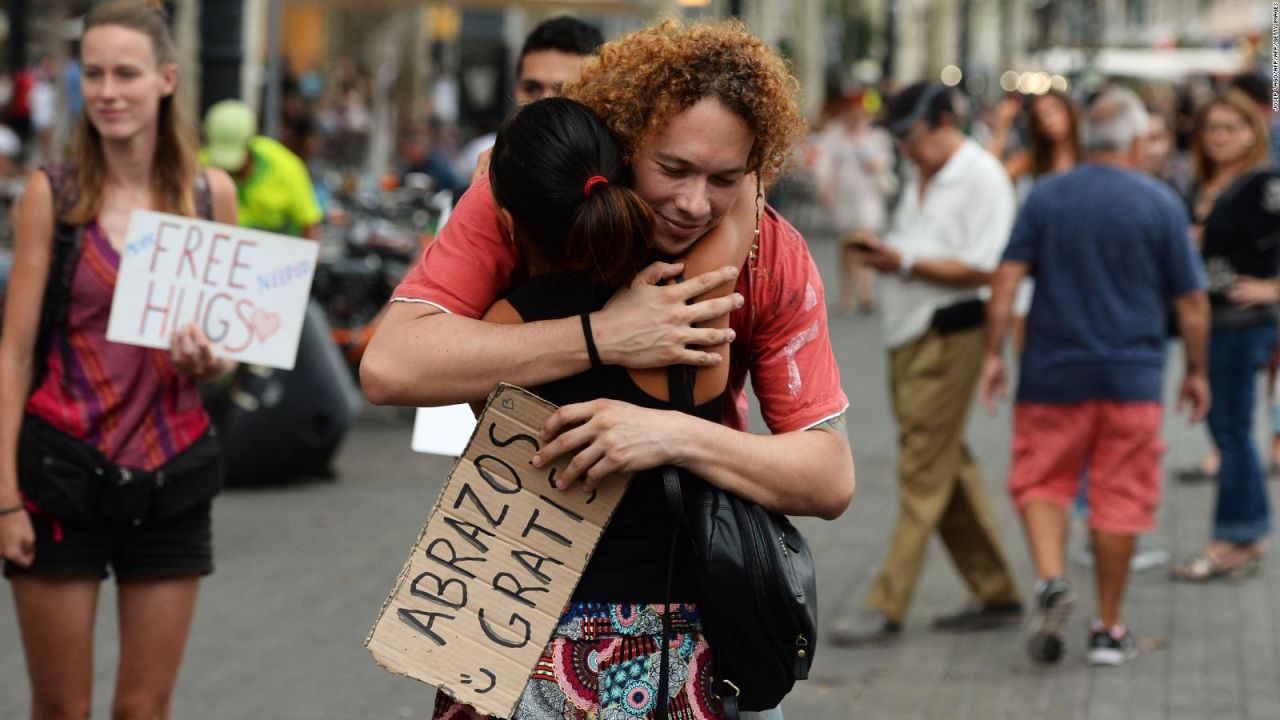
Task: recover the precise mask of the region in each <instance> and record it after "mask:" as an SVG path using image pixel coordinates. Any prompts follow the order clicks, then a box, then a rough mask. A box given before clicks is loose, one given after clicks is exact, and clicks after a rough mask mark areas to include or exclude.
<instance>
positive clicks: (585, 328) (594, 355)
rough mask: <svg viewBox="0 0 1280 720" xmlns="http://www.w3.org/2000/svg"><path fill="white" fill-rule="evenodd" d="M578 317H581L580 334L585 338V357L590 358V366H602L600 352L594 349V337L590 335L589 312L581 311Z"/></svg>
mask: <svg viewBox="0 0 1280 720" xmlns="http://www.w3.org/2000/svg"><path fill="white" fill-rule="evenodd" d="M578 317H580V318H582V335H583V336H584V337H585V338H586V340H587V358H588V359H590V360H591V367H592V368H598V367H604V363H602V362H600V352H599V351H598V350H596V341H595V338H593V337H591V313H582V314H581V315H579V316H578Z"/></svg>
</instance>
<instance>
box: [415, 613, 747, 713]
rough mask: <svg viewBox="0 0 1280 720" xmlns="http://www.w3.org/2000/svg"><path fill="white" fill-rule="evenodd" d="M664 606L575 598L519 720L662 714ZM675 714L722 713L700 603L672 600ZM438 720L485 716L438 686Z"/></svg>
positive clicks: (523, 699)
mask: <svg viewBox="0 0 1280 720" xmlns="http://www.w3.org/2000/svg"><path fill="white" fill-rule="evenodd" d="M662 613H663V606H662V605H628V604H616V603H570V605H569V607H568V608H567V609H566V610H565V613H564V615H563V616H561V618H560V624H559V625H558V626H557V627H556V631H555V634H554V635H553V636H552V638H551V642H550V643H549V644H548V645H547V647H546V648H545V649H544V650H543V652H542V658H541V659H540V660H539V661H538V665H537V667H536V668H534V671H533V674H532V676H530V678H529V684H528V685H526V686H525V688H524V692H523V693H522V694H521V696H520V703H519V705H518V706H517V709H516V714H515V715H514V716H513V717H514V718H515V720H636V719H638V718H656V717H657V714H658V713H657V704H658V691H657V687H658V680H659V673H660V662H661V655H659V652H660V649H659V646H660V644H661V642H662ZM670 613H671V635H670V637H669V638H668V639H669V640H670V643H669V645H668V650H667V654H668V661H667V663H668V666H667V667H668V669H667V672H668V678H667V679H668V682H667V693H668V705H667V707H668V709H669V717H670V720H721V718H722V717H723V711H722V709H721V707H720V701H719V700H718V699H717V698H716V697H715V696H714V695H712V694H711V650H710V648H708V647H707V641H706V640H705V639H703V637H702V624H701V621H700V619H699V616H698V610H697V608H696V607H695V606H693V605H671V606H670ZM432 717H433V718H435V719H436V720H481V719H484V718H488V717H489V716H487V715H481V714H480V713H478V712H477V711H476V710H475V709H474V708H472V707H471V706H470V705H463V704H462V703H459V702H457V701H456V700H454V699H453V698H451V697H449V696H448V695H446V694H444V693H436V706H435V713H434V714H433V715H432Z"/></svg>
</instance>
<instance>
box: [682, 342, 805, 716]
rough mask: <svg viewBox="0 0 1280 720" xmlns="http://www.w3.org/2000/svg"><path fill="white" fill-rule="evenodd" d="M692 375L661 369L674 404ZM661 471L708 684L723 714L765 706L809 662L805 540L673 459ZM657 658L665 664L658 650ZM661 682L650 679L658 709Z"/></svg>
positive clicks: (688, 398)
mask: <svg viewBox="0 0 1280 720" xmlns="http://www.w3.org/2000/svg"><path fill="white" fill-rule="evenodd" d="M692 377H693V374H692V372H691V368H684V367H682V368H671V369H670V370H669V379H670V387H671V398H672V401H673V403H675V405H676V407H677V409H680V410H685V409H687V408H691V407H693V383H692ZM662 475H663V484H664V489H665V493H666V499H667V507H668V510H669V511H670V512H672V513H675V515H676V518H677V523H678V528H679V529H677V531H676V535H677V538H678V537H679V536H680V535H681V534H686V535H687V536H688V540H687V542H688V543H689V544H690V545H691V546H692V547H688V546H687V545H684V546H682V545H681V544H680V543H676V544H675V547H673V550H672V552H673V553H675V552H680V551H684V550H687V551H689V552H692V553H693V567H694V572H695V574H696V576H697V580H698V585H699V589H700V590H701V602H702V604H701V606H700V607H701V608H702V613H701V614H702V622H703V630H704V632H705V634H706V636H707V640H708V643H709V645H710V646H711V651H712V657H713V658H714V662H713V664H712V670H713V673H714V681H713V683H712V688H713V691H714V692H715V693H716V694H717V695H719V696H720V698H721V700H722V701H723V703H724V706H725V715H726V716H727V717H729V718H734V717H736V716H737V712H738V711H739V710H757V711H758V710H767V709H769V708H772V707H775V706H777V705H778V704H779V703H780V702H782V699H783V697H785V696H786V694H787V693H788V692H790V691H791V688H792V686H793V685H795V682H796V681H797V680H804V679H806V678H808V677H809V666H810V665H811V664H812V662H813V652H814V648H815V645H816V642H817V627H818V591H817V579H816V576H815V573H814V567H813V556H812V555H811V553H810V552H809V545H808V543H806V542H805V539H804V537H803V536H802V535H801V534H800V531H799V530H797V529H796V528H795V526H794V525H792V524H791V521H789V520H788V519H787V518H786V517H785V516H783V515H779V514H777V513H773V512H770V511H768V510H765V509H764V508H762V507H760V505H758V504H756V503H754V502H752V501H750V500H746V499H743V498H741V497H738V496H737V495H734V494H733V493H728V492H725V491H724V490H721V489H720V488H717V487H716V486H714V485H711V484H710V483H707V482H705V481H703V480H701V479H699V478H696V477H693V476H690V475H687V474H685V473H681V472H680V471H679V470H677V469H676V468H673V467H665V468H663V470H662ZM664 617H665V615H664ZM663 632H664V635H665V634H666V633H667V627H666V626H665V624H664V629H663ZM661 664H662V666H663V668H662V670H663V671H664V672H665V665H666V654H665V653H664V654H663V656H662V658H661ZM665 690H666V682H660V687H659V688H658V692H659V708H663V711H662V712H665V708H666V702H665V700H666V698H665V695H666V693H665Z"/></svg>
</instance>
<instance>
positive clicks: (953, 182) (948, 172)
mask: <svg viewBox="0 0 1280 720" xmlns="http://www.w3.org/2000/svg"><path fill="white" fill-rule="evenodd" d="M885 124H886V126H887V127H888V129H889V132H890V133H892V134H893V137H894V139H895V140H896V141H897V143H898V147H899V149H900V150H901V151H902V152H903V153H904V154H905V155H906V156H907V157H908V158H910V160H911V162H912V163H914V164H915V166H916V168H917V169H918V171H919V174H918V178H916V179H914V180H912V181H911V182H909V183H908V184H907V186H906V188H905V190H904V192H903V194H902V199H901V200H900V201H899V203H898V208H897V210H896V212H895V213H894V218H893V222H892V224H891V226H890V229H889V232H888V235H887V236H886V238H885V239H884V240H883V241H882V240H880V239H878V238H875V237H866V238H864V239H863V240H862V241H861V242H860V243H859V244H858V247H860V248H861V249H862V250H861V251H862V252H863V255H864V261H865V262H866V263H867V264H868V265H870V266H871V267H873V268H875V269H876V270H878V271H880V272H881V273H883V274H884V275H885V277H884V282H883V283H882V285H881V292H882V298H883V308H884V309H883V321H884V322H883V324H884V334H885V341H886V343H887V344H888V346H889V364H890V369H889V385H890V393H891V395H890V397H891V399H892V403H893V410H894V415H895V416H896V418H897V421H898V492H899V494H900V498H901V505H900V508H899V511H898V521H897V526H896V528H895V529H894V534H893V538H892V540H891V542H890V545H889V549H888V553H887V556H886V558H885V563H884V567H883V568H882V569H881V571H880V573H879V575H878V576H877V577H876V580H875V584H874V585H873V586H872V588H871V592H870V594H869V595H868V597H867V604H868V605H869V606H870V607H871V608H873V611H872V612H871V613H868V614H864V615H862V616H860V617H857V618H846V619H845V620H843V621H841V622H839V623H837V625H836V627H835V630H834V631H833V635H832V640H833V641H834V642H836V643H842V644H855V643H860V642H873V641H874V642H879V641H884V640H890V639H893V638H896V637H898V636H899V635H900V633H901V629H902V623H903V621H904V620H905V619H906V615H907V610H908V609H909V608H910V605H911V599H912V596H913V593H914V592H915V586H916V581H917V580H918V578H919V576H920V570H921V568H922V566H923V564H924V555H925V550H926V549H927V548H928V545H929V539H930V538H931V537H932V536H933V534H934V532H937V533H938V535H939V536H940V537H941V539H942V542H943V544H944V545H945V546H946V548H947V551H948V552H949V553H950V554H951V559H952V561H953V562H954V563H955V566H956V569H957V570H959V572H960V574H961V576H962V577H963V578H964V580H965V583H966V584H967V585H968V586H969V590H970V591H971V593H972V595H973V596H974V597H975V598H976V599H977V602H976V603H975V604H973V605H972V606H969V607H966V608H965V609H963V610H961V611H960V612H959V613H957V614H955V615H950V616H945V617H941V618H938V619H936V620H935V621H934V628H936V629H939V630H965V629H976V628H984V627H991V626H995V625H998V624H1003V623H1008V622H1012V621H1016V620H1017V618H1018V617H1019V615H1020V614H1021V612H1022V604H1021V602H1020V601H1019V598H1018V591H1017V588H1016V585H1015V583H1014V581H1013V575H1012V573H1011V572H1010V570H1009V563H1008V561H1007V560H1006V558H1005V553H1004V549H1003V546H1002V543H1001V542H1000V536H999V533H998V532H997V531H996V526H995V523H994V521H993V520H992V516H991V509H990V507H989V506H988V501H987V495H986V490H985V489H984V488H983V485H982V478H981V476H980V474H979V472H980V471H979V469H978V466H977V463H975V462H974V459H973V454H972V453H971V452H970V451H969V447H968V445H967V443H966V441H965V427H966V424H967V421H968V418H969V409H970V406H971V405H972V403H973V393H974V389H975V387H976V385H977V381H978V371H979V369H980V365H981V362H982V343H983V334H982V323H983V317H984V316H983V303H982V300H980V299H979V297H978V290H979V288H981V287H982V286H983V285H986V284H987V281H988V279H989V277H990V273H991V271H992V270H994V269H995V267H996V263H997V262H998V261H999V259H1000V252H1001V250H1003V249H1004V246H1005V242H1006V241H1007V240H1008V238H1009V228H1010V227H1011V226H1012V224H1013V218H1014V213H1015V197H1014V192H1013V185H1012V184H1011V183H1010V182H1009V177H1008V174H1007V173H1006V172H1005V171H1004V169H1003V168H1001V166H1000V162H999V161H998V160H997V159H996V158H995V157H993V156H992V155H991V153H989V152H987V151H986V150H984V149H983V148H982V147H981V146H979V145H978V144H977V143H976V142H974V141H973V140H970V139H968V138H966V137H965V135H964V133H962V132H961V131H960V120H959V117H958V116H957V113H956V110H955V109H954V106H953V104H952V100H951V96H950V94H949V91H948V90H947V88H946V87H944V86H942V85H937V84H926V83H919V84H916V85H912V86H910V87H908V88H907V89H905V90H903V91H902V92H901V93H900V94H899V95H898V96H897V97H896V98H894V99H893V101H892V102H891V103H890V105H889V111H888V115H887V117H886V119H885Z"/></svg>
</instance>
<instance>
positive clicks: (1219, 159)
mask: <svg viewBox="0 0 1280 720" xmlns="http://www.w3.org/2000/svg"><path fill="white" fill-rule="evenodd" d="M1192 143H1193V144H1192V148H1193V160H1194V162H1195V176H1196V185H1195V188H1194V189H1193V191H1192V195H1191V208H1192V213H1193V232H1194V233H1195V234H1196V235H1197V236H1198V237H1199V239H1200V246H1201V248H1202V249H1201V253H1202V255H1203V257H1204V263H1205V269H1206V270H1207V272H1208V274H1209V299H1210V302H1211V304H1212V313H1211V324H1212V332H1211V334H1210V337H1209V382H1210V385H1211V387H1212V390H1213V397H1214V403H1213V407H1212V408H1211V409H1210V410H1209V430H1210V432H1211V433H1212V434H1213V442H1214V445H1215V446H1216V447H1217V448H1218V452H1219V454H1220V456H1221V466H1220V467H1219V469H1218V497H1217V507H1216V509H1215V512H1214V518H1213V531H1212V540H1211V541H1210V542H1209V544H1208V545H1207V546H1206V547H1205V548H1204V549H1202V550H1201V551H1199V552H1198V553H1196V554H1195V555H1193V556H1192V557H1190V558H1188V559H1187V560H1186V561H1185V562H1183V563H1181V564H1179V565H1177V566H1176V567H1175V568H1174V576H1175V577H1177V578H1180V579H1183V580H1195V581H1204V580H1211V579H1214V578H1218V577H1223V576H1232V577H1237V578H1239V577H1245V576H1248V575H1251V574H1252V573H1254V572H1256V571H1257V569H1258V564H1259V560H1260V558H1261V557H1262V553H1263V544H1262V541H1263V539H1264V538H1265V537H1266V536H1267V535H1268V534H1269V533H1270V532H1271V529H1272V519H1271V508H1270V502H1269V500H1268V498H1267V486H1266V473H1265V471H1264V466H1263V464H1262V461H1261V459H1260V458H1259V456H1258V449H1257V447H1256V446H1255V444H1254V441H1253V414H1254V402H1255V397H1254V396H1255V391H1254V383H1255V381H1256V379H1257V372H1258V370H1259V369H1260V368H1262V367H1263V366H1264V365H1265V364H1266V362H1267V359H1268V357H1269V356H1270V354H1271V350H1272V348H1273V347H1274V345H1275V343H1276V322H1277V318H1280V286H1277V284H1276V282H1277V275H1280V242H1277V238H1280V235H1278V233H1280V175H1278V174H1277V171H1276V170H1275V169H1273V168H1269V167H1267V165H1268V163H1269V154H1268V147H1269V142H1268V134H1267V125H1266V119H1265V118H1264V117H1263V115H1262V113H1261V112H1260V111H1259V110H1258V107H1257V105H1256V104H1255V103H1254V102H1253V101H1252V100H1250V99H1249V97H1248V96H1247V95H1245V94H1244V93H1242V92H1240V91H1239V90H1228V91H1227V92H1225V93H1223V94H1221V95H1219V96H1217V97H1215V98H1213V99H1212V100H1211V101H1210V102H1208V103H1207V104H1206V105H1204V106H1203V107H1202V108H1200V110H1199V112H1197V114H1196V118H1195V125H1194V129H1193V136H1192Z"/></svg>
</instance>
